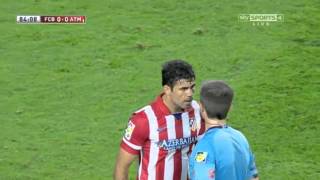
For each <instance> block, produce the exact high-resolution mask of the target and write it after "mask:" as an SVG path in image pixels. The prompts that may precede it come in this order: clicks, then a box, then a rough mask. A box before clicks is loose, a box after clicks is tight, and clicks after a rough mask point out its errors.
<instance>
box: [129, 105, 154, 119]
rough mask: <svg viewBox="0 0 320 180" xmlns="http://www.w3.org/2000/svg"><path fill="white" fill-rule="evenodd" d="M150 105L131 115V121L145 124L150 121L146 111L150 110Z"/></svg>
mask: <svg viewBox="0 0 320 180" xmlns="http://www.w3.org/2000/svg"><path fill="white" fill-rule="evenodd" d="M149 106H150V105H147V106H144V107H142V108H140V109H138V110H136V111H135V112H133V113H132V114H131V117H130V121H133V122H142V123H143V122H145V121H148V117H147V115H146V112H145V111H146V109H147V108H149Z"/></svg>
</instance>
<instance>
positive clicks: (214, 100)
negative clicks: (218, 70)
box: [200, 80, 233, 120]
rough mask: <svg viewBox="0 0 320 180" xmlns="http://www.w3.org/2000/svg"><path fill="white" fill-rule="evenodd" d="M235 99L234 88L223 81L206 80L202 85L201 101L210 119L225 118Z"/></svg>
mask: <svg viewBox="0 0 320 180" xmlns="http://www.w3.org/2000/svg"><path fill="white" fill-rule="evenodd" d="M232 99H233V90H232V89H231V88H230V87H229V86H228V85H227V84H226V83H225V82H223V81H215V80H210V81H205V82H203V84H202V86H201V91H200V102H201V104H202V105H203V108H204V110H205V111H206V114H207V116H208V118H209V119H218V120H224V119H226V117H227V114H228V111H229V109H230V106H231V103H232Z"/></svg>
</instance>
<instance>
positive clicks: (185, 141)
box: [157, 137, 197, 150]
mask: <svg viewBox="0 0 320 180" xmlns="http://www.w3.org/2000/svg"><path fill="white" fill-rule="evenodd" d="M196 141H197V137H187V138H179V139H166V140H162V141H159V142H158V143H157V144H158V146H159V147H160V148H163V149H165V150H175V149H182V148H185V147H187V146H189V145H190V144H192V143H195V142H196Z"/></svg>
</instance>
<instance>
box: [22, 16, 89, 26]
mask: <svg viewBox="0 0 320 180" xmlns="http://www.w3.org/2000/svg"><path fill="white" fill-rule="evenodd" d="M86 20H87V18H86V16H42V15H17V23H18V24H85V23H86Z"/></svg>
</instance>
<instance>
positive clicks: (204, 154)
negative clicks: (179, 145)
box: [195, 151, 208, 163]
mask: <svg viewBox="0 0 320 180" xmlns="http://www.w3.org/2000/svg"><path fill="white" fill-rule="evenodd" d="M207 156H208V152H202V151H200V152H197V155H196V157H195V160H196V162H198V163H202V162H206V159H207Z"/></svg>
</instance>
